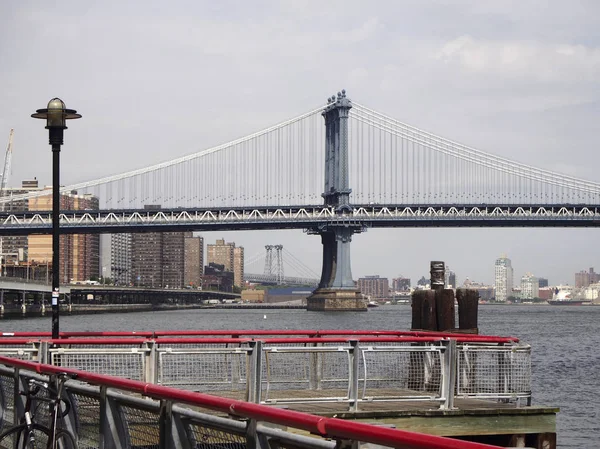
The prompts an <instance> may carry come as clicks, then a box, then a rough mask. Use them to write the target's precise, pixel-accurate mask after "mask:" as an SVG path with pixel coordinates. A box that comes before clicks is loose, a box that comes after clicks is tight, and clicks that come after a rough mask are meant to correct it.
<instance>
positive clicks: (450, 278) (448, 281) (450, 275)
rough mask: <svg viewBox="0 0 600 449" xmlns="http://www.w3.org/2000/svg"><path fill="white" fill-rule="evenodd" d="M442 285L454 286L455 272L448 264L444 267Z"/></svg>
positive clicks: (446, 286)
mask: <svg viewBox="0 0 600 449" xmlns="http://www.w3.org/2000/svg"><path fill="white" fill-rule="evenodd" d="M444 285H445V288H456V273H455V272H454V271H452V270H451V269H450V267H449V266H448V265H446V266H445V269H444Z"/></svg>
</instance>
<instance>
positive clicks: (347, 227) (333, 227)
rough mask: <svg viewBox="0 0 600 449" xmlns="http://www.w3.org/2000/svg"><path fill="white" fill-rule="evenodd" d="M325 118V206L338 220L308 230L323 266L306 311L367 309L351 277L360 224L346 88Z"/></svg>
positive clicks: (334, 98) (333, 98) (336, 98)
mask: <svg viewBox="0 0 600 449" xmlns="http://www.w3.org/2000/svg"><path fill="white" fill-rule="evenodd" d="M327 103H328V104H327V106H326V107H325V109H324V110H323V113H322V115H323V117H324V119H325V139H326V140H325V191H324V193H323V194H322V196H323V200H324V202H325V205H327V206H331V207H333V208H334V209H335V211H336V213H337V214H338V215H339V217H340V220H339V221H337V222H333V223H328V224H325V225H322V226H319V227H318V228H315V229H311V230H309V233H311V234H319V235H320V236H321V242H322V244H323V267H322V271H321V281H320V282H319V286H318V287H317V289H316V290H315V291H314V292H313V293H312V295H311V296H309V297H308V299H307V309H308V310H318V311H325V310H352V311H356V310H367V304H366V301H365V300H364V299H363V298H362V295H361V294H360V291H359V290H358V289H357V288H356V287H355V285H354V281H353V280H352V269H351V266H350V242H351V241H352V235H353V234H355V233H357V232H361V231H362V226H361V225H360V224H357V223H353V222H352V219H351V217H348V214H349V213H351V211H352V209H351V207H350V193H351V192H352V190H351V189H350V183H349V179H348V178H349V176H348V114H349V112H350V109H351V108H352V102H351V101H350V99H349V98H347V97H346V91H345V90H342V91H341V92H338V94H337V97H335V96H333V97H331V98H329V99H328V100H327Z"/></svg>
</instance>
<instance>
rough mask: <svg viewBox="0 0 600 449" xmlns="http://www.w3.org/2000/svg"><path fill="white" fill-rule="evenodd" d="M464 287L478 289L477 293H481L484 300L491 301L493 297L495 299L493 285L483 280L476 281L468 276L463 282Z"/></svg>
mask: <svg viewBox="0 0 600 449" xmlns="http://www.w3.org/2000/svg"><path fill="white" fill-rule="evenodd" d="M462 287H463V288H469V289H472V290H477V293H478V294H479V299H480V300H482V301H491V300H492V299H494V286H493V285H485V284H483V283H481V282H475V281H472V280H470V279H469V278H467V279H465V281H464V282H463V284H462Z"/></svg>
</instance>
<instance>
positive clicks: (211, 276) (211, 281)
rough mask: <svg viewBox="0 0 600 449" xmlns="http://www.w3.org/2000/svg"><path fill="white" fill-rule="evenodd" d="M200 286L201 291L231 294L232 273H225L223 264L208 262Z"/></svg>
mask: <svg viewBox="0 0 600 449" xmlns="http://www.w3.org/2000/svg"><path fill="white" fill-rule="evenodd" d="M201 284H202V290H213V291H220V292H232V291H233V273H232V272H231V271H227V270H226V269H225V266H224V265H223V264H218V263H214V262H210V263H209V264H208V265H207V266H206V267H204V275H202V280H201Z"/></svg>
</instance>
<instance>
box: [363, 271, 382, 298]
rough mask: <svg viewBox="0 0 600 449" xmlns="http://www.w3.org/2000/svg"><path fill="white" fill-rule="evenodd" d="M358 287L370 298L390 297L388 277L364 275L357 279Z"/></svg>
mask: <svg viewBox="0 0 600 449" xmlns="http://www.w3.org/2000/svg"><path fill="white" fill-rule="evenodd" d="M358 289H359V290H360V292H361V293H362V294H363V295H365V296H369V297H370V298H371V299H385V298H389V297H390V286H389V281H388V278H382V277H379V276H365V277H364V278H359V279H358Z"/></svg>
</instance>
